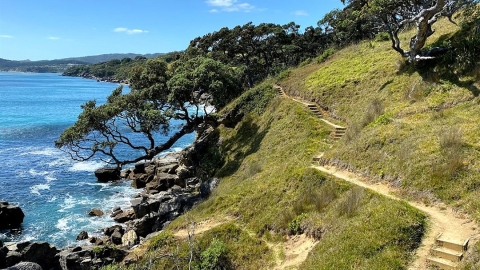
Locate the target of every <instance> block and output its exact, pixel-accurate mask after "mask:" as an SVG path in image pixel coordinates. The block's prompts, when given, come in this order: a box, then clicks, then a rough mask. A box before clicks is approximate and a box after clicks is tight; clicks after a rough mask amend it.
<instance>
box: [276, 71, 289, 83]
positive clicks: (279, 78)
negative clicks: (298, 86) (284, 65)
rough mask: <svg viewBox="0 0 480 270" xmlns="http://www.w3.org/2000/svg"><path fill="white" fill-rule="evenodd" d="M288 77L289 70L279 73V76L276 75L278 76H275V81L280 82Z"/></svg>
mask: <svg viewBox="0 0 480 270" xmlns="http://www.w3.org/2000/svg"><path fill="white" fill-rule="evenodd" d="M288 76H290V70H289V69H287V70H284V71H282V72H280V74H278V76H277V79H278V80H279V81H281V80H283V79H286V78H288Z"/></svg>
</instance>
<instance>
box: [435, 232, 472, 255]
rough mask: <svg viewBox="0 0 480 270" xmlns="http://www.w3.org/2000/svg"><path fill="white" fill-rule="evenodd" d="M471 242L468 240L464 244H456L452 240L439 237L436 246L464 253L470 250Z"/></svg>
mask: <svg viewBox="0 0 480 270" xmlns="http://www.w3.org/2000/svg"><path fill="white" fill-rule="evenodd" d="M469 240H470V239H467V240H466V241H465V242H463V243H457V242H454V241H451V240H447V239H444V238H442V236H441V235H439V237H437V240H436V245H437V246H439V247H444V248H448V249H451V250H454V251H458V252H464V251H465V250H467V248H468V242H469Z"/></svg>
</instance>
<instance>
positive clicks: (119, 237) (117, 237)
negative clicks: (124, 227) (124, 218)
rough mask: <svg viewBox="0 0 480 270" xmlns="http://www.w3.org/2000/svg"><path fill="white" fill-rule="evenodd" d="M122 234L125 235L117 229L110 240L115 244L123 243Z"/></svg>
mask: <svg viewBox="0 0 480 270" xmlns="http://www.w3.org/2000/svg"><path fill="white" fill-rule="evenodd" d="M122 236H123V234H122V233H121V232H120V231H118V230H116V231H114V232H113V233H112V235H111V236H110V240H111V241H112V243H113V244H115V245H121V244H122Z"/></svg>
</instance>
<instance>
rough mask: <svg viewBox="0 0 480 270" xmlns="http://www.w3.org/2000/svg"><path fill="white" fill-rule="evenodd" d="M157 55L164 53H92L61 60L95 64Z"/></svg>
mask: <svg viewBox="0 0 480 270" xmlns="http://www.w3.org/2000/svg"><path fill="white" fill-rule="evenodd" d="M159 55H164V53H150V54H137V53H109V54H100V55H92V56H82V57H71V58H65V59H62V60H76V61H82V62H87V63H89V64H96V63H101V62H107V61H110V60H112V59H119V60H122V59H123V58H132V59H133V58H135V57H137V56H143V57H146V58H155V57H157V56H159Z"/></svg>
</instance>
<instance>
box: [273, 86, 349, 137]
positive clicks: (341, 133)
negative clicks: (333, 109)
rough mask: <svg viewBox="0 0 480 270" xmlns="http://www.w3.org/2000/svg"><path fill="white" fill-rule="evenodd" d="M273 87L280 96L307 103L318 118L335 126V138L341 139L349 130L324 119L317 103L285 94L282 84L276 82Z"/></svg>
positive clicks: (333, 134)
mask: <svg viewBox="0 0 480 270" xmlns="http://www.w3.org/2000/svg"><path fill="white" fill-rule="evenodd" d="M273 87H274V88H275V89H276V90H277V93H278V95H279V96H282V97H288V98H291V99H292V100H294V101H296V102H299V103H302V104H303V105H306V106H307V108H308V109H309V110H310V112H312V113H313V114H314V115H316V116H317V117H318V118H320V119H321V120H322V121H323V122H325V123H326V124H328V125H329V126H331V127H333V128H334V130H333V132H332V137H333V139H335V140H340V139H341V138H342V137H343V136H344V135H345V132H346V131H347V128H346V127H341V126H338V125H335V124H333V123H331V122H330V121H328V120H326V119H324V118H323V114H322V112H321V110H320V107H319V106H318V105H317V104H314V103H308V102H305V101H301V100H298V99H296V98H292V97H289V96H287V94H285V92H284V91H283V88H282V86H281V85H279V84H274V86H273Z"/></svg>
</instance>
